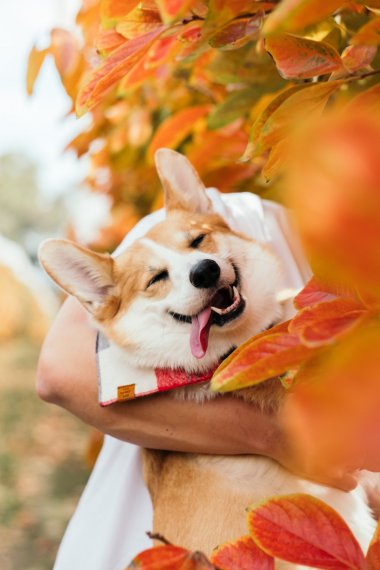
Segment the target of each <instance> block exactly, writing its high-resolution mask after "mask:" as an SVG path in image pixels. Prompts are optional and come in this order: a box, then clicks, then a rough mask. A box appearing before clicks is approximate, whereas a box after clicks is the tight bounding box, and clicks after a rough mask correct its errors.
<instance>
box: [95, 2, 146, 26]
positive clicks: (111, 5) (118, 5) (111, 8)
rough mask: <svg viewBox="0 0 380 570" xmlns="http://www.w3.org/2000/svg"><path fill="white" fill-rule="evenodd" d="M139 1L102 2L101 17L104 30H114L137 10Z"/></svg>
mask: <svg viewBox="0 0 380 570" xmlns="http://www.w3.org/2000/svg"><path fill="white" fill-rule="evenodd" d="M138 3H139V0H101V2H100V17H101V20H102V25H103V27H104V28H112V27H113V26H114V25H115V24H116V23H117V22H118V21H119V20H121V19H122V18H125V17H126V16H127V15H128V14H129V12H131V11H132V10H133V9H134V8H136V6H137V4H138Z"/></svg>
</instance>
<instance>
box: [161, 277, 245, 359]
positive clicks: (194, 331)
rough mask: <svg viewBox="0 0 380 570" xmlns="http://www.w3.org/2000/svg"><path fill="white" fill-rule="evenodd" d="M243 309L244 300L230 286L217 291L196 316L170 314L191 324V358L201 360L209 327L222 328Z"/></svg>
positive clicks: (233, 287) (206, 342) (236, 290)
mask: <svg viewBox="0 0 380 570" xmlns="http://www.w3.org/2000/svg"><path fill="white" fill-rule="evenodd" d="M244 308H245V300H244V299H243V297H242V296H241V295H240V293H239V291H238V289H237V288H236V287H235V286H234V285H232V286H228V287H222V288H221V289H218V291H217V292H216V293H215V295H214V296H213V297H212V299H211V300H210V302H209V303H208V305H207V306H206V307H205V308H204V309H202V311H200V313H198V314H197V315H193V316H187V315H181V314H179V313H174V312H170V315H171V316H172V317H173V319H175V320H177V321H180V322H184V323H191V332H190V348H191V352H192V354H193V356H195V357H196V358H203V356H204V355H205V354H206V351H207V347H208V337H209V332H210V328H211V325H217V326H219V327H222V326H223V325H225V324H226V323H228V322H230V321H232V320H233V319H236V318H237V317H238V316H240V315H241V314H242V312H243V311H244Z"/></svg>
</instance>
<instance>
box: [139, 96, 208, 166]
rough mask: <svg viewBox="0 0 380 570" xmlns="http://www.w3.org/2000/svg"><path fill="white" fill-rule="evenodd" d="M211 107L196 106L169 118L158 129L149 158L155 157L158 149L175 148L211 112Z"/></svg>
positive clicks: (150, 147)
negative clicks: (198, 121)
mask: <svg viewBox="0 0 380 570" xmlns="http://www.w3.org/2000/svg"><path fill="white" fill-rule="evenodd" d="M210 109H211V105H196V106H195V107H188V108H186V109H183V110H181V111H178V113H176V114H175V115H172V116H171V117H168V118H167V119H166V120H165V121H164V122H163V123H161V125H160V126H159V127H158V129H157V131H156V133H155V135H154V137H153V140H152V142H151V143H150V146H149V151H148V153H149V156H150V157H153V155H154V153H155V152H156V150H157V149H158V148H162V147H167V148H175V147H176V146H178V144H179V143H180V142H181V141H182V140H183V139H184V138H185V137H187V136H188V134H190V133H191V131H192V130H193V128H194V124H195V122H196V121H197V120H198V119H201V118H202V117H204V116H205V115H207V113H208V112H209V111H210Z"/></svg>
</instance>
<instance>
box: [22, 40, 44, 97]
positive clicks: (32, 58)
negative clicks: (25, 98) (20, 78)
mask: <svg viewBox="0 0 380 570" xmlns="http://www.w3.org/2000/svg"><path fill="white" fill-rule="evenodd" d="M48 53H49V50H48V49H43V50H39V49H37V48H36V47H33V48H32V49H31V51H30V53H29V59H28V66H27V73H26V91H27V93H28V95H31V94H32V93H33V88H34V84H35V82H36V79H37V77H38V74H39V72H40V69H41V66H42V64H43V62H44V61H45V57H46V55H47V54H48Z"/></svg>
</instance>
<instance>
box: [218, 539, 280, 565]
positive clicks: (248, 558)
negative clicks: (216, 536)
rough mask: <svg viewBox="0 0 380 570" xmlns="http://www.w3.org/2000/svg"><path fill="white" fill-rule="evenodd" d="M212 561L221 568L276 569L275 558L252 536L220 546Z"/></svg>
mask: <svg viewBox="0 0 380 570" xmlns="http://www.w3.org/2000/svg"><path fill="white" fill-rule="evenodd" d="M211 562H212V563H213V564H215V565H216V566H217V567H218V568H220V570H237V569H238V570H252V569H253V568H254V569H255V570H274V559H273V558H272V556H268V554H266V553H265V552H263V551H262V550H260V548H258V546H257V545H256V544H255V543H254V542H253V540H252V538H251V537H250V536H242V537H241V538H238V539H237V540H235V541H234V542H228V543H226V544H222V545H221V546H218V548H216V549H215V550H214V552H213V553H212V555H211Z"/></svg>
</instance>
